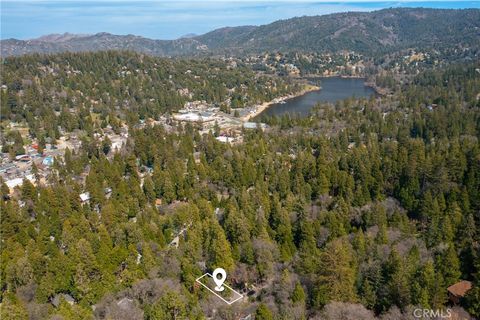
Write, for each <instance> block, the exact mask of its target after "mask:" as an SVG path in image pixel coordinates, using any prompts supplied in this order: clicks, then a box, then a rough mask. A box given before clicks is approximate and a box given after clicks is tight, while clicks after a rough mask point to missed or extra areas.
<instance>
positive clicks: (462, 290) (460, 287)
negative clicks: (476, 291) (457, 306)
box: [447, 280, 472, 297]
mask: <svg viewBox="0 0 480 320" xmlns="http://www.w3.org/2000/svg"><path fill="white" fill-rule="evenodd" d="M471 288H472V283H471V282H470V281H467V280H462V281H460V282H457V283H455V284H453V285H451V286H450V287H448V288H447V290H448V292H450V293H451V294H453V295H455V296H457V297H463V296H465V294H466V293H467V291H468V290H470V289H471Z"/></svg>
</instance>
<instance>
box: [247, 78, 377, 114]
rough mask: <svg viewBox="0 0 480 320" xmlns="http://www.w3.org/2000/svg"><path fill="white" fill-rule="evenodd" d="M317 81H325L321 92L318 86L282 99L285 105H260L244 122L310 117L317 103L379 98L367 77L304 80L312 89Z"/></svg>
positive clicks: (319, 84)
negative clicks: (287, 117)
mask: <svg viewBox="0 0 480 320" xmlns="http://www.w3.org/2000/svg"><path fill="white" fill-rule="evenodd" d="M316 79H317V80H322V79H323V81H321V82H317V84H318V86H321V90H315V88H318V86H315V87H314V88H311V87H310V88H309V89H310V90H302V91H300V92H297V93H296V94H295V95H289V96H287V97H282V99H281V100H282V101H284V102H283V103H278V102H279V100H280V99H279V98H277V99H276V100H273V101H271V102H269V103H264V104H262V105H260V106H259V107H258V108H256V109H255V110H254V111H255V113H250V114H248V115H247V116H245V118H244V119H243V120H244V121H245V120H247V121H248V120H250V119H252V118H253V119H254V120H253V121H258V120H259V118H260V117H261V116H262V115H267V116H274V115H275V116H281V115H283V114H285V113H290V114H299V115H301V116H308V114H309V112H310V110H311V108H312V107H313V106H315V105H316V104H317V103H336V102H337V101H339V100H344V99H348V98H350V97H353V96H355V97H356V98H359V97H365V98H368V97H371V96H372V95H373V96H378V93H377V90H375V88H374V87H372V86H369V85H367V84H366V78H365V77H355V78H353V77H348V78H347V77H339V76H336V77H317V78H309V79H308V78H304V80H307V81H308V80H309V83H310V84H311V85H312V87H313V85H314V84H315V80H316ZM287 98H288V99H287ZM292 98H295V99H292Z"/></svg>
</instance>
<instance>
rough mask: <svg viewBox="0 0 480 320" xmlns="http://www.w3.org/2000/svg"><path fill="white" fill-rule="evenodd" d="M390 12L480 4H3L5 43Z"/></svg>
mask: <svg viewBox="0 0 480 320" xmlns="http://www.w3.org/2000/svg"><path fill="white" fill-rule="evenodd" d="M390 7H429V8H454V9H463V8H480V0H477V1H379V0H376V1H368V0H356V1H355V0H350V1H337V2H332V1H314V0H310V1H309V0H304V1H291V0H280V1H274V0H263V1H262V0H260V1H258V0H243V1H241V0H237V1H225V0H223V1H222V0H210V1H200V0H199V1H186V0H185V1H182V0H180V1H178V0H177V1H162V0H157V1H126V0H101V1H97V0H83V1H82V0H64V1H59V0H55V1H52V0H29V1H25V0H7V1H4V0H0V18H1V24H0V26H1V32H0V35H1V39H8V38H16V39H23V40H24V39H33V38H37V37H39V36H42V35H46V34H52V33H64V32H70V33H80V34H94V33H98V32H109V33H113V34H134V35H139V36H144V37H147V38H152V39H176V38H179V37H181V36H183V35H186V34H192V33H193V34H202V33H206V32H208V31H211V30H214V29H217V28H220V27H226V26H230V27H233V26H240V25H261V24H267V23H270V22H273V21H275V20H280V19H287V18H292V17H298V16H305V15H322V14H328V13H334V12H344V11H373V10H379V9H383V8H390Z"/></svg>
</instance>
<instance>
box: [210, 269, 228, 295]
mask: <svg viewBox="0 0 480 320" xmlns="http://www.w3.org/2000/svg"><path fill="white" fill-rule="evenodd" d="M218 276H220V278H218ZM225 279H227V273H226V272H225V270H223V269H222V268H217V269H215V270H213V281H215V284H216V285H217V286H216V287H215V291H223V289H225V288H224V287H223V283H224V282H225Z"/></svg>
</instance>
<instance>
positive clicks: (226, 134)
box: [160, 101, 267, 143]
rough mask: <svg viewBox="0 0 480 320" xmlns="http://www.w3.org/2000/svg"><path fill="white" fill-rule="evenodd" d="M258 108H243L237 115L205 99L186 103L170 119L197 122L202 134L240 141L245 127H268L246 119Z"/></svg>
mask: <svg viewBox="0 0 480 320" xmlns="http://www.w3.org/2000/svg"><path fill="white" fill-rule="evenodd" d="M257 108H258V107H257V106H252V107H247V108H242V109H240V110H238V115H237V116H235V115H232V114H228V113H225V112H223V111H221V110H220V108H219V107H217V106H214V105H211V104H208V103H206V102H205V101H193V102H187V103H185V105H184V108H183V109H181V110H179V111H178V112H177V113H175V114H173V115H172V117H171V118H170V119H169V120H170V121H174V122H177V123H192V124H195V125H196V126H197V127H198V129H199V132H200V134H205V133H208V132H214V133H215V134H216V139H217V140H218V141H220V142H223V143H239V142H242V141H243V139H242V131H243V129H247V130H248V129H257V128H260V129H262V130H264V129H266V128H267V125H266V124H263V123H259V124H257V123H255V122H248V121H245V120H247V119H248V118H249V117H250V116H251V115H252V114H255V113H256V111H257ZM162 120H163V121H162ZM160 122H163V123H167V122H168V121H167V119H161V120H160Z"/></svg>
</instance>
